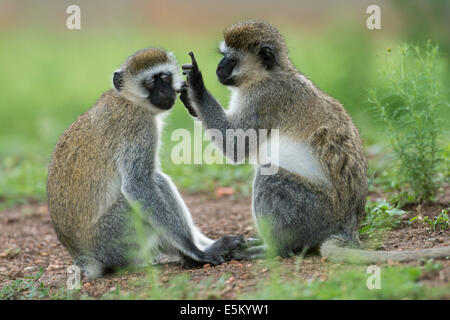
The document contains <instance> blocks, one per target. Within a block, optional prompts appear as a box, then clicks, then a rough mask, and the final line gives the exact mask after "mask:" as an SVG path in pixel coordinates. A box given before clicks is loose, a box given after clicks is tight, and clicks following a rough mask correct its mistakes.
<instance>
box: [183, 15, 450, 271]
mask: <svg viewBox="0 0 450 320" xmlns="http://www.w3.org/2000/svg"><path fill="white" fill-rule="evenodd" d="M219 50H220V52H221V53H222V55H223V58H222V60H221V61H220V62H219V65H218V67H217V71H216V73H217V77H218V79H219V81H220V83H222V84H223V85H226V86H228V87H229V88H230V89H231V100H230V104H229V107H228V109H227V110H224V109H223V108H222V107H221V105H220V103H219V102H218V101H217V100H216V99H215V98H214V97H213V96H212V95H211V93H210V92H209V91H208V90H206V88H205V85H204V82H203V78H202V74H201V72H200V70H199V68H198V65H197V62H196V60H195V57H194V54H193V53H192V52H191V53H190V55H191V59H192V64H187V65H184V66H183V67H182V68H183V70H184V74H185V75H187V79H186V83H185V85H184V86H183V88H182V94H181V96H180V98H181V100H182V101H183V103H184V104H185V106H186V108H187V109H188V110H189V112H190V113H191V114H192V115H194V116H198V118H199V120H200V121H201V122H202V124H203V126H204V127H205V129H216V130H219V131H220V132H221V133H222V136H223V137H225V136H227V130H230V129H233V130H236V129H242V130H244V131H247V130H248V129H254V130H256V134H259V129H267V130H268V132H271V131H272V132H273V130H274V129H277V130H279V131H278V132H279V139H278V141H276V142H277V143H278V144H279V152H278V162H277V163H276V165H277V166H278V167H279V170H278V172H277V173H275V174H272V175H263V174H262V170H263V169H264V168H265V167H266V166H267V165H270V164H261V163H260V164H258V165H257V166H256V168H255V177H254V181H253V197H252V214H253V217H254V220H255V221H256V225H257V227H258V229H259V231H260V234H261V236H262V238H263V240H264V242H265V243H271V244H272V245H273V246H274V248H275V251H276V253H277V254H278V255H280V256H283V257H286V256H289V255H292V254H297V253H300V252H302V251H303V250H307V249H308V248H314V247H320V246H321V253H322V255H323V256H326V257H328V258H329V259H330V260H333V261H349V262H362V263H374V262H382V261H387V260H397V261H407V260H415V259H418V258H435V257H443V256H449V255H450V248H449V247H445V248H435V249H425V250H418V251H403V252H385V251H383V252H380V251H376V252H375V251H366V250H358V249H353V248H351V247H352V246H355V245H358V244H359V237H358V227H359V224H360V222H361V220H362V219H363V217H364V214H365V203H366V197H367V177H366V170H367V161H366V158H365V156H364V153H363V148H362V143H361V139H360V136H359V133H358V129H357V128H356V126H355V125H354V123H353V121H352V119H351V118H350V116H349V115H348V113H347V112H346V111H345V109H344V108H343V106H342V105H341V104H340V103H339V102H338V101H337V100H335V99H333V98H332V97H330V96H328V95H327V94H325V93H324V92H323V91H321V90H320V89H319V88H318V87H317V86H315V85H314V84H313V83H312V81H311V80H309V79H308V78H306V77H305V76H304V75H303V74H302V73H301V72H300V71H298V70H297V69H296V68H295V66H294V65H293V64H292V62H291V60H290V59H289V57H288V50H287V47H286V43H285V41H284V39H283V37H282V35H281V34H280V33H279V32H278V30H277V29H276V28H275V27H274V26H272V25H270V24H268V23H265V22H262V21H244V22H240V23H237V24H235V25H232V26H231V27H229V28H227V29H226V30H225V32H224V41H223V42H222V43H221V44H220V46H219ZM258 138H259V140H260V145H259V147H261V146H262V145H264V144H266V145H267V144H271V143H274V141H271V138H272V137H271V136H270V137H269V138H268V139H266V140H264V137H261V136H260V135H259V136H258ZM214 141H215V140H214ZM227 143H228V141H227ZM216 144H217V143H216ZM226 146H227V144H224V143H219V144H217V147H218V148H219V149H221V151H222V152H223V154H225V155H226V156H227V157H228V158H230V159H231V160H233V161H239V160H240V159H238V158H239V153H238V152H237V150H238V149H239V147H237V146H236V145H234V147H232V148H226ZM244 147H245V152H244V153H242V154H243V155H244V156H247V157H248V156H249V155H251V154H252V153H254V152H257V151H258V150H251V148H250V146H249V144H248V143H247V141H245V145H244ZM263 225H265V226H267V227H268V229H269V230H268V232H261V231H262V230H261V227H262V226H263ZM265 250H266V247H265V246H264V245H262V246H250V247H249V248H247V249H244V250H240V251H239V250H238V251H236V252H235V254H234V257H235V258H252V257H261V256H263V255H264V252H265Z"/></svg>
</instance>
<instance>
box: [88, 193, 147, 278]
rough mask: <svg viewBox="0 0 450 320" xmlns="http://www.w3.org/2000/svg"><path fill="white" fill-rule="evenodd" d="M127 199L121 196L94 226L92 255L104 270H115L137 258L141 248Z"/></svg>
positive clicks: (105, 271)
mask: <svg viewBox="0 0 450 320" xmlns="http://www.w3.org/2000/svg"><path fill="white" fill-rule="evenodd" d="M129 210H130V207H129V205H128V202H127V200H126V199H125V198H124V197H123V196H121V197H119V199H118V200H117V201H116V203H114V205H112V206H111V208H109V209H108V210H107V211H106V212H105V213H104V214H102V215H101V216H100V218H99V219H98V221H97V223H96V224H95V225H94V226H93V248H92V253H91V256H92V257H93V258H95V259H96V260H97V261H99V262H100V263H101V264H102V266H103V272H104V273H107V272H113V271H115V270H116V269H118V268H123V267H126V266H127V265H129V264H130V263H131V262H132V261H134V260H136V259H137V257H135V254H136V252H137V250H138V248H139V246H138V243H137V239H136V237H135V230H134V225H133V223H134V221H133V217H132V215H130V213H129Z"/></svg>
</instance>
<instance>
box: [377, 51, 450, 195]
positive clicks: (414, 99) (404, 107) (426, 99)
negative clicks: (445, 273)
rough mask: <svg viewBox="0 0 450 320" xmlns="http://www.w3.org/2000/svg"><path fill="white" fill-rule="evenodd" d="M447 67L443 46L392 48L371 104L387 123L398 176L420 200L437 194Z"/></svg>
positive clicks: (445, 101)
mask: <svg viewBox="0 0 450 320" xmlns="http://www.w3.org/2000/svg"><path fill="white" fill-rule="evenodd" d="M442 70H443V67H442V64H441V60H440V59H439V50H438V46H437V45H433V44H431V42H427V43H426V44H425V45H424V46H423V47H419V46H411V45H408V44H403V45H401V46H400V47H399V48H398V49H397V50H392V51H391V50H388V53H387V59H386V63H385V65H384V66H383V67H382V71H381V73H382V79H381V80H382V83H381V85H380V87H379V88H378V89H372V90H369V96H370V98H369V102H370V103H371V104H372V105H373V106H374V107H375V110H376V111H377V114H378V115H379V117H380V118H381V120H382V122H383V123H384V124H385V125H386V127H387V129H388V132H389V135H390V144H391V146H392V148H393V151H394V154H395V160H396V165H397V167H396V170H395V171H394V173H393V174H394V175H396V176H397V177H398V178H399V181H401V182H403V183H405V184H406V185H407V186H408V187H409V189H410V191H411V192H412V193H413V194H414V197H413V199H415V200H416V201H428V200H431V199H432V198H433V196H434V195H435V193H436V191H437V189H438V187H439V184H440V180H441V179H438V173H439V172H438V171H439V170H438V169H439V165H440V164H441V163H442V162H443V161H442V156H441V154H442V153H441V148H440V146H439V143H438V141H439V137H440V135H441V134H442V130H443V129H442V128H441V127H440V121H439V118H440V116H441V113H440V112H439V110H441V108H443V107H448V106H449V104H448V102H447V99H446V96H445V93H444V91H443V89H442V88H443V80H442V73H441V72H442Z"/></svg>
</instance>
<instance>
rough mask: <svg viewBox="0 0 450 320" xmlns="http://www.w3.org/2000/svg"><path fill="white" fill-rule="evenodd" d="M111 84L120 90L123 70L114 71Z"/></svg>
mask: <svg viewBox="0 0 450 320" xmlns="http://www.w3.org/2000/svg"><path fill="white" fill-rule="evenodd" d="M113 85H114V88H116V90H117V91H120V89H121V88H122V86H123V72H122V71H116V72H114V76H113Z"/></svg>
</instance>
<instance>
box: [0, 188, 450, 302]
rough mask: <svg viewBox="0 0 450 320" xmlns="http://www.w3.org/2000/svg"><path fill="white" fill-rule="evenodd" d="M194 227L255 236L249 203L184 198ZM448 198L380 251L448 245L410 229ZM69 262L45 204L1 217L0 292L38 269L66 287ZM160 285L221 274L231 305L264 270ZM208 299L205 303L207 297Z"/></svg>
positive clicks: (321, 262)
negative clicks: (225, 278) (227, 278)
mask: <svg viewBox="0 0 450 320" xmlns="http://www.w3.org/2000/svg"><path fill="white" fill-rule="evenodd" d="M183 196H184V199H185V201H186V203H187V206H188V207H189V208H190V210H191V213H192V215H193V217H194V221H195V223H196V224H197V225H198V226H199V228H200V229H201V230H202V231H203V232H204V233H205V234H206V235H207V236H209V237H211V238H217V237H220V236H222V235H225V234H244V235H245V236H252V235H254V234H255V230H254V228H253V223H252V217H251V213H250V199H249V198H235V197H233V196H229V195H222V196H220V197H219V196H217V195H207V194H184V195H183ZM448 205H449V202H448V199H447V197H446V196H445V197H444V199H442V200H441V201H440V203H435V204H433V205H425V206H421V207H411V208H409V209H408V214H405V215H404V216H403V217H402V223H401V226H400V228H398V229H396V230H394V231H390V232H387V234H386V236H385V239H384V240H383V244H382V245H381V248H382V249H384V250H411V249H412V250H414V249H416V248H431V247H441V246H446V245H447V246H448V245H450V230H449V229H447V230H446V231H436V232H430V231H429V229H428V228H427V227H426V226H424V224H423V223H422V222H420V221H416V222H415V223H412V224H409V223H408V221H409V219H411V218H412V217H414V216H416V215H417V214H420V215H421V216H427V215H428V216H430V217H435V216H436V215H438V214H439V212H440V211H441V209H443V208H446V207H448ZM283 260H284V261H283V262H284V263H285V264H286V266H288V267H289V266H292V269H294V259H293V258H289V259H283ZM442 264H443V268H442V269H441V270H440V271H438V272H431V273H425V274H424V275H423V276H422V278H421V281H423V282H425V283H427V284H429V285H436V284H442V283H448V282H449V281H450V261H449V260H442ZM70 265H71V259H70V256H69V254H68V253H67V252H66V250H65V249H64V247H63V246H62V245H61V244H60V243H59V242H58V240H57V238H56V235H55V233H54V231H53V228H52V225H51V223H50V218H49V215H48V208H47V206H46V205H45V204H34V205H27V206H20V207H16V208H12V209H7V210H5V211H3V212H1V213H0V288H1V287H3V286H4V285H6V284H9V283H11V282H12V281H13V280H14V279H17V278H22V277H24V276H27V275H33V274H36V272H38V271H39V269H40V267H43V268H44V273H43V275H42V277H41V281H42V282H43V283H44V284H45V285H48V286H50V287H51V288H53V289H52V290H58V288H60V287H62V286H64V284H65V281H66V279H67V273H66V269H67V267H68V266H70ZM334 267H335V265H333V264H331V263H329V262H327V261H326V260H325V259H321V258H320V256H318V255H315V254H310V255H307V256H306V257H305V259H304V260H303V263H302V267H301V268H300V270H299V276H300V277H302V278H304V279H321V280H325V279H327V276H328V274H329V272H330V270H332V269H333V268H334ZM160 268H161V270H162V273H163V276H162V277H161V278H160V280H161V281H162V282H167V281H168V280H169V279H170V277H171V276H173V275H175V274H180V273H188V274H189V275H190V277H191V279H192V280H194V281H200V280H202V279H206V278H207V277H209V276H213V277H214V278H219V277H220V276H221V275H223V274H224V273H231V274H232V277H231V278H230V279H229V280H228V281H227V282H226V284H225V286H224V288H223V289H222V290H221V291H220V293H219V294H218V295H219V296H218V297H220V298H225V299H232V298H235V297H236V296H237V295H238V294H239V293H241V292H246V291H248V290H251V289H252V288H254V286H255V285H256V283H257V280H259V279H260V278H261V277H262V276H264V274H266V273H267V268H266V267H265V266H264V264H263V263H262V261H258V260H256V261H241V262H237V261H231V262H228V263H224V264H222V265H220V266H217V267H210V266H208V265H206V266H204V267H202V268H198V269H190V270H185V269H182V268H181V267H180V266H179V265H177V264H173V263H170V264H165V265H162V266H160ZM144 276H145V275H144V274H143V273H142V272H139V271H137V272H126V273H125V274H123V273H122V274H119V275H117V274H116V275H109V276H107V277H105V278H103V279H98V280H95V281H91V282H88V283H84V284H83V285H82V289H81V294H87V295H88V296H91V297H94V298H95V297H100V296H101V295H102V294H104V293H107V292H109V291H111V290H114V289H115V288H116V285H120V287H121V290H125V291H126V290H127V289H128V290H132V286H131V285H130V283H131V282H133V281H135V280H138V279H140V278H143V277H144ZM205 298H208V297H205Z"/></svg>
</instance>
